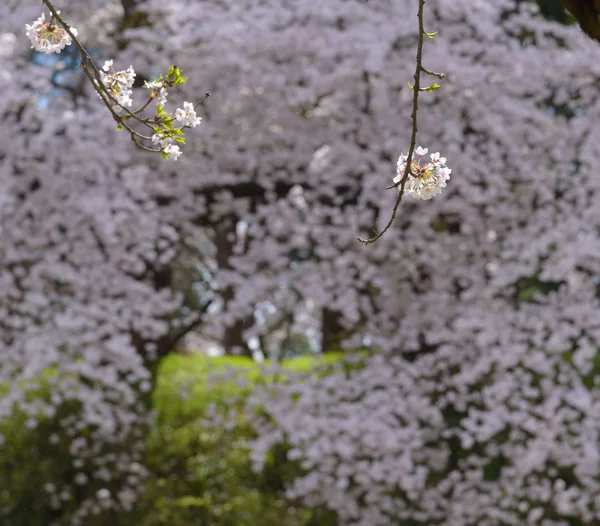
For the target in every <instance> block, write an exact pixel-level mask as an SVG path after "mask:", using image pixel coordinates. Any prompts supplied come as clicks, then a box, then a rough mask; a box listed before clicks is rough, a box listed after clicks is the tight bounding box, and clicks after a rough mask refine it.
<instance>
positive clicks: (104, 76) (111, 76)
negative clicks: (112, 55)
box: [100, 60, 135, 106]
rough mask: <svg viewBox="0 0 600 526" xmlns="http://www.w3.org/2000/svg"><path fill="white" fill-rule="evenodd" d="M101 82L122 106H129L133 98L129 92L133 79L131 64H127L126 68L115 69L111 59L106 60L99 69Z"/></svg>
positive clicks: (130, 91)
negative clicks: (100, 69)
mask: <svg viewBox="0 0 600 526" xmlns="http://www.w3.org/2000/svg"><path fill="white" fill-rule="evenodd" d="M100 78H101V80H102V84H103V85H104V87H105V88H106V89H107V91H108V92H109V93H110V94H111V95H112V96H113V97H114V98H115V100H116V101H117V102H118V103H119V104H121V105H122V106H131V105H132V104H133V100H132V99H131V94H132V93H133V91H132V89H131V88H132V87H133V83H134V81H135V71H134V69H133V66H129V67H128V68H127V69H126V70H123V71H115V70H114V68H113V61H112V60H107V61H106V62H104V66H102V71H100Z"/></svg>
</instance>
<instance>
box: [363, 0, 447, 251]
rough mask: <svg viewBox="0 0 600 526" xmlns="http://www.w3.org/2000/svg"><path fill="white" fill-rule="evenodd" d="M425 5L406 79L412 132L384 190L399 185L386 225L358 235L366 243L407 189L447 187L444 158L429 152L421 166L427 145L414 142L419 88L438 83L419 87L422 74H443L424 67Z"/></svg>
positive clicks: (426, 194)
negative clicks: (413, 66) (412, 65)
mask: <svg viewBox="0 0 600 526" xmlns="http://www.w3.org/2000/svg"><path fill="white" fill-rule="evenodd" d="M424 6H425V0H419V11H418V14H417V17H418V19H419V39H418V44H417V67H416V70H415V76H414V78H415V84H414V86H413V85H412V84H411V83H410V82H409V83H408V87H409V88H410V89H412V90H413V106H412V114H411V119H412V133H411V138H410V146H409V148H408V155H404V154H400V157H399V158H398V164H397V175H396V177H394V180H393V181H394V184H393V185H392V186H388V187H387V188H386V190H389V189H391V188H398V197H397V198H396V203H395V204H394V208H393V209H392V216H391V217H390V220H389V221H388V223H387V225H386V226H385V228H384V229H383V230H382V231H381V232H379V233H378V234H377V233H376V235H375V236H374V237H372V238H369V239H365V238H362V237H359V238H358V241H360V242H361V243H364V244H365V245H369V244H371V243H375V242H376V241H377V240H379V239H380V238H381V237H382V236H383V235H384V234H385V233H386V232H387V231H388V230H389V229H390V227H391V226H392V224H393V222H394V220H395V219H396V213H397V211H398V207H399V206H400V202H401V201H402V197H403V196H404V193H405V192H406V193H407V194H408V195H410V196H411V197H414V198H415V199H431V198H432V197H433V196H434V195H437V194H439V193H440V192H441V191H442V188H444V187H445V186H446V181H447V180H448V179H450V173H451V172H452V170H450V169H449V168H448V167H446V158H445V157H440V154H439V153H438V152H436V153H432V154H430V155H431V162H430V163H426V164H424V165H423V166H421V158H422V157H423V156H424V155H425V154H426V153H427V148H421V147H420V146H418V147H417V148H416V151H415V144H416V142H417V132H418V126H417V111H418V108H419V93H420V92H422V91H426V92H432V91H435V90H436V89H438V88H439V87H440V85H439V84H438V83H437V82H434V83H433V84H431V85H430V86H427V87H426V88H422V87H421V73H425V74H426V75H430V76H432V77H436V78H438V79H440V80H441V79H443V78H444V74H443V73H436V72H435V71H431V70H429V69H427V68H425V67H424V66H423V37H424V36H427V37H429V38H435V36H436V35H437V32H435V33H426V32H425V29H424V24H423V7H424ZM413 152H414V153H416V154H417V156H418V159H417V160H415V158H414V157H413Z"/></svg>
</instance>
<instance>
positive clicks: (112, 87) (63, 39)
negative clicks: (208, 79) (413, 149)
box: [25, 0, 210, 161]
mask: <svg viewBox="0 0 600 526" xmlns="http://www.w3.org/2000/svg"><path fill="white" fill-rule="evenodd" d="M42 3H43V4H44V5H45V6H46V7H47V8H48V9H49V11H50V14H51V17H50V20H46V17H45V15H44V13H42V15H41V16H40V18H38V19H37V20H36V21H35V22H34V23H33V24H31V25H29V24H27V25H26V26H25V27H26V29H27V31H26V34H27V37H28V38H29V40H30V41H31V47H32V48H34V49H36V50H37V51H40V52H41V53H60V52H61V51H62V50H63V49H64V48H65V47H66V46H70V45H71V44H72V43H75V45H76V46H77V49H78V50H79V53H80V55H81V63H80V64H79V67H80V68H81V69H83V72H84V73H85V75H86V77H87V78H88V80H89V81H90V83H91V84H92V86H93V87H94V90H95V91H96V93H97V94H98V96H99V97H100V99H101V100H102V102H103V103H104V105H105V106H106V108H107V109H108V111H109V112H110V114H111V115H112V117H113V119H114V120H115V121H116V122H117V130H127V131H128V132H129V134H130V136H131V140H132V141H133V143H134V144H135V145H136V146H137V147H138V148H141V149H142V150H146V151H148V152H158V153H160V154H161V155H162V157H163V159H171V160H173V161H176V160H177V159H178V158H179V156H180V155H181V151H180V149H179V146H178V144H185V137H184V132H183V130H184V129H186V128H195V127H196V126H197V125H198V124H200V122H201V121H202V119H201V118H200V117H198V116H197V115H196V108H197V107H198V106H199V105H201V104H202V103H203V102H204V101H205V100H206V98H207V97H208V96H209V95H210V93H206V94H205V95H204V97H203V98H202V99H201V100H199V101H198V102H197V103H196V104H194V103H192V102H184V103H183V108H177V110H176V112H175V116H173V115H171V114H170V113H169V112H167V111H166V110H165V104H166V102H167V94H168V90H169V88H172V87H174V86H178V85H180V84H184V83H185V82H186V78H185V77H184V76H183V74H182V72H181V70H180V69H179V68H178V67H177V66H171V67H170V68H169V72H168V74H167V76H166V78H163V76H162V75H160V76H159V77H158V78H157V79H155V80H153V81H152V82H147V81H146V82H145V83H144V88H146V89H147V90H148V91H149V95H148V99H147V100H146V102H145V103H144V104H143V105H142V106H141V107H140V108H138V109H137V110H135V111H131V110H129V109H128V108H129V107H131V105H132V104H133V100H132V98H131V95H132V93H133V91H132V87H133V82H134V80H135V70H134V69H133V66H129V68H127V69H126V70H122V71H115V69H114V68H113V61H112V60H107V61H106V62H105V63H104V66H103V67H102V70H100V69H98V67H97V66H96V64H95V63H94V61H93V60H92V59H91V57H90V55H89V53H88V52H87V50H86V49H85V48H84V47H83V45H82V44H81V42H80V41H79V40H78V39H77V30H76V29H75V28H74V27H72V26H70V25H68V24H67V23H66V22H65V21H64V20H63V18H62V17H61V16H60V11H57V10H56V9H55V7H54V6H53V5H52V3H51V2H50V0H42ZM155 99H156V101H157V106H156V111H155V114H154V117H153V118H142V117H141V116H140V114H141V113H142V112H143V111H144V110H145V109H146V108H147V107H148V106H149V105H150V104H151V103H152V101H154V100H155ZM120 112H123V114H120ZM129 119H131V122H132V123H133V122H137V123H138V124H139V125H141V126H142V127H143V128H145V129H146V130H147V131H146V134H144V133H140V132H138V131H137V130H135V129H134V128H133V127H132V126H131V124H130V123H129V122H126V121H128V120H129ZM176 122H177V123H178V124H179V126H178V125H177V124H176ZM150 133H151V134H150ZM144 142H146V143H150V142H151V143H152V144H153V145H154V146H155V148H151V147H149V146H146V145H145V144H144ZM173 143H178V144H173Z"/></svg>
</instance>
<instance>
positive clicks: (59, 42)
mask: <svg viewBox="0 0 600 526" xmlns="http://www.w3.org/2000/svg"><path fill="white" fill-rule="evenodd" d="M57 13H60V11H57ZM25 28H26V34H27V37H28V38H29V40H30V41H31V47H32V48H34V49H35V50H36V51H40V52H41V53H60V52H61V51H62V50H63V49H64V48H65V47H66V46H70V45H71V43H72V40H71V36H70V35H69V34H68V33H67V32H66V31H65V29H63V28H62V27H60V26H59V25H58V24H57V23H56V21H55V20H53V19H50V20H46V17H45V15H44V13H42V16H40V17H39V18H38V19H37V20H36V21H35V22H33V24H31V25H29V24H26V25H25ZM70 31H71V33H73V35H75V36H77V30H76V29H75V28H74V27H71V28H70Z"/></svg>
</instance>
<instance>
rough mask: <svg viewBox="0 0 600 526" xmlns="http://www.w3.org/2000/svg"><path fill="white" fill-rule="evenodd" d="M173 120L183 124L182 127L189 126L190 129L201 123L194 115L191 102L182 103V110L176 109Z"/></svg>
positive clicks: (194, 111)
mask: <svg viewBox="0 0 600 526" xmlns="http://www.w3.org/2000/svg"><path fill="white" fill-rule="evenodd" d="M175 118H176V119H177V120H178V121H179V122H180V123H181V124H183V126H190V127H192V128H195V127H196V126H198V124H200V122H201V121H202V119H201V118H200V117H198V116H197V115H196V110H195V108H194V104H193V103H191V102H184V103H183V109H182V108H177V111H176V112H175Z"/></svg>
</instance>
